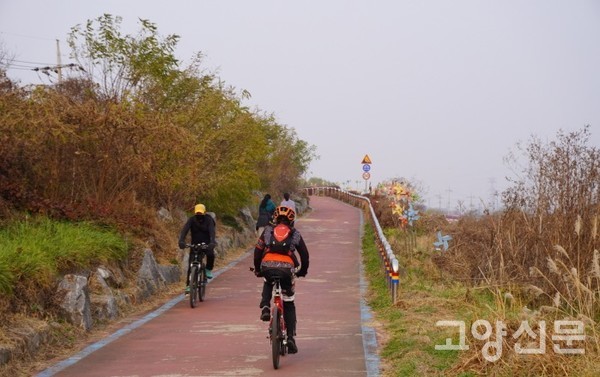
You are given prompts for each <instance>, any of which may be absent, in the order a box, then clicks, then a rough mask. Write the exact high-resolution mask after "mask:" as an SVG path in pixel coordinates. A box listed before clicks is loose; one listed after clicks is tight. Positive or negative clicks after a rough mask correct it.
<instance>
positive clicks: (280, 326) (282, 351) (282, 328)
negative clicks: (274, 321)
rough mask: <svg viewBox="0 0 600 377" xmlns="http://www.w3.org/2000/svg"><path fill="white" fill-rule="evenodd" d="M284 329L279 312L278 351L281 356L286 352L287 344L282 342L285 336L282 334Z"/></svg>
mask: <svg viewBox="0 0 600 377" xmlns="http://www.w3.org/2000/svg"><path fill="white" fill-rule="evenodd" d="M285 331H286V330H285V322H284V321H283V314H281V315H280V316H279V353H280V354H281V356H285V355H286V354H287V346H286V345H285V342H284V340H285V339H286V337H285V336H284V335H283V333H284V332H285Z"/></svg>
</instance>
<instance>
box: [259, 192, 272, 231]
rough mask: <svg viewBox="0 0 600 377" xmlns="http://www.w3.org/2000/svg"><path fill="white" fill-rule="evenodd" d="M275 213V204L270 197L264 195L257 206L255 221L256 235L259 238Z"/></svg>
mask: <svg viewBox="0 0 600 377" xmlns="http://www.w3.org/2000/svg"><path fill="white" fill-rule="evenodd" d="M273 212H275V203H274V202H273V200H271V195H269V194H266V195H265V196H264V198H263V200H262V201H261V202H260V205H259V206H258V219H257V221H256V233H257V234H258V235H259V236H260V235H261V234H262V231H263V229H264V227H265V226H267V225H269V223H270V222H271V220H272V218H273Z"/></svg>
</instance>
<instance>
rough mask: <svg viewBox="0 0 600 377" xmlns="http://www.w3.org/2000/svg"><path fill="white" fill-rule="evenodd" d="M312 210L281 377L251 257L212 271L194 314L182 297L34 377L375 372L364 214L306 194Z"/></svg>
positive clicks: (305, 225)
mask: <svg viewBox="0 0 600 377" xmlns="http://www.w3.org/2000/svg"><path fill="white" fill-rule="evenodd" d="M310 206H311V208H312V210H311V211H310V212H309V213H308V214H307V215H306V216H303V217H301V218H299V219H298V220H297V222H296V228H297V229H298V230H299V231H300V232H301V233H302V236H303V237H304V239H305V242H306V244H307V246H308V249H309V252H310V268H309V271H308V275H307V277H305V278H300V279H297V281H296V311H297V317H298V325H297V336H296V343H297V345H298V348H299V351H298V353H297V354H293V355H286V356H284V357H282V358H281V360H280V366H279V369H278V370H275V369H274V368H273V365H272V360H271V347H270V344H269V340H268V339H267V332H268V330H267V328H268V324H267V323H266V322H262V321H260V319H259V316H260V310H259V307H258V303H259V300H260V291H261V288H262V279H259V278H256V277H255V276H254V275H253V274H252V273H251V272H250V271H249V267H250V266H252V257H251V252H248V253H246V254H245V255H244V256H243V257H241V258H240V259H239V260H238V262H237V263H235V264H233V265H230V266H228V267H227V268H224V269H223V270H222V271H216V274H215V278H214V279H213V280H212V281H211V282H210V283H209V285H208V286H207V291H206V300H205V301H204V302H201V303H199V305H198V307H196V308H195V309H192V308H190V305H189V300H187V299H181V297H179V298H177V299H175V300H174V301H173V303H172V305H171V306H172V307H170V308H168V309H163V310H162V311H158V312H157V313H154V314H152V315H151V316H150V318H147V319H146V321H145V322H144V323H143V324H141V325H139V326H138V327H135V328H133V329H130V330H123V331H122V334H121V335H119V334H113V338H114V340H111V341H110V342H108V343H106V344H97V345H92V346H91V347H88V350H87V352H81V353H80V354H78V355H75V356H74V357H71V358H70V359H68V360H65V361H63V362H61V363H58V364H57V365H55V366H53V367H50V368H48V369H47V370H45V371H43V372H41V373H40V374H39V375H38V376H44V377H46V376H63V377H66V376H92V377H93V376H101V377H106V376H113V377H117V376H170V377H174V376H198V377H200V376H206V377H216V376H271V375H273V376H274V375H277V374H278V375H281V374H282V373H283V374H285V375H286V377H294V376H331V377H334V376H374V375H378V370H377V368H378V367H377V366H378V358H377V356H376V350H375V348H376V341H375V336H374V331H372V328H369V326H368V322H369V316H370V314H369V313H370V312H369V311H368V308H366V307H365V305H364V301H363V299H362V294H361V291H364V282H363V281H362V279H361V273H362V270H361V262H360V248H361V239H360V238H361V233H362V214H361V212H360V210H358V209H356V208H354V207H352V206H349V205H347V204H345V203H343V202H340V201H337V200H335V199H331V198H327V197H317V196H311V197H310ZM365 329H366V330H367V331H366V332H367V333H365ZM365 340H366V341H365Z"/></svg>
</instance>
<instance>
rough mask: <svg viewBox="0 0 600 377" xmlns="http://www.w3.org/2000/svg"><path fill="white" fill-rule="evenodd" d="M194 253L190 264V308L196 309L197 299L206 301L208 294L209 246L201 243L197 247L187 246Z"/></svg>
mask: <svg viewBox="0 0 600 377" xmlns="http://www.w3.org/2000/svg"><path fill="white" fill-rule="evenodd" d="M186 246H187V247H189V248H190V249H191V251H192V253H191V257H192V258H193V260H191V261H190V262H189V263H190V306H191V307H192V308H195V307H196V298H198V299H199V301H204V294H205V292H206V284H207V279H206V262H205V260H206V258H205V255H206V252H205V250H206V249H207V248H208V245H206V244H204V243H201V244H197V245H186Z"/></svg>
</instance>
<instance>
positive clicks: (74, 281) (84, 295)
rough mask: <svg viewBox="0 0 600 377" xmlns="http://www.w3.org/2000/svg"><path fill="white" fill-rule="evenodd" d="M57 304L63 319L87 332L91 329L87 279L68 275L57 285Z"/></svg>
mask: <svg viewBox="0 0 600 377" xmlns="http://www.w3.org/2000/svg"><path fill="white" fill-rule="evenodd" d="M57 294H58V302H59V306H60V308H61V309H62V311H63V314H64V316H65V319H66V320H67V321H69V322H70V323H72V324H74V325H76V326H80V327H82V328H83V329H84V330H86V331H88V330H89V329H91V328H92V313H91V303H90V296H89V287H88V279H87V277H85V276H81V275H73V274H68V275H65V277H64V278H63V279H62V280H61V282H60V283H59V284H58V293H57Z"/></svg>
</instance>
